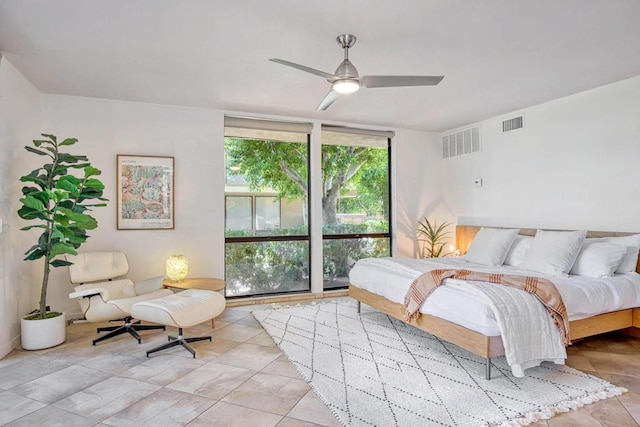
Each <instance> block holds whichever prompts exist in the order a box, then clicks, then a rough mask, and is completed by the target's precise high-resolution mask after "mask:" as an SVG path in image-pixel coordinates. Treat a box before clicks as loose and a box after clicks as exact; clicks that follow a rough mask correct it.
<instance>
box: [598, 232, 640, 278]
mask: <svg viewBox="0 0 640 427" xmlns="http://www.w3.org/2000/svg"><path fill="white" fill-rule="evenodd" d="M594 240H599V241H601V242H608V243H613V244H616V245H623V246H626V247H627V253H626V255H625V256H624V258H622V261H621V262H620V265H619V266H618V268H617V269H616V273H618V274H623V273H630V272H632V271H636V264H637V263H638V251H640V234H632V235H631V236H622V237H601V238H599V239H594Z"/></svg>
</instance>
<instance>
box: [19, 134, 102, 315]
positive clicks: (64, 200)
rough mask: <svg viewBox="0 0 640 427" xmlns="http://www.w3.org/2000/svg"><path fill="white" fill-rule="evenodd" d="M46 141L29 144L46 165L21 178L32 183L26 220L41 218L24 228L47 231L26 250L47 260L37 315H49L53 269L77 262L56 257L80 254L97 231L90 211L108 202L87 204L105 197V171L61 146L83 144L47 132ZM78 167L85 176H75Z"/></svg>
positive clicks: (26, 191) (26, 190) (30, 257)
mask: <svg viewBox="0 0 640 427" xmlns="http://www.w3.org/2000/svg"><path fill="white" fill-rule="evenodd" d="M42 136H43V137H44V138H45V139H42V140H35V141H33V145H34V146H35V147H36V148H33V147H29V146H25V149H26V150H27V151H29V152H30V153H34V154H36V155H38V156H44V157H48V159H46V163H44V164H43V165H42V166H40V167H39V168H37V169H35V170H33V171H31V172H30V173H29V174H27V175H25V176H22V177H21V178H20V181H21V182H24V183H28V184H32V185H25V186H24V187H22V195H23V197H22V198H21V199H20V202H21V203H22V207H20V209H19V210H18V215H19V216H20V218H22V219H24V220H27V221H36V222H37V223H36V224H33V225H28V226H26V227H23V228H21V230H31V229H34V228H39V229H42V233H41V234H40V236H39V238H38V242H37V243H36V244H35V245H33V246H31V247H30V248H29V249H28V250H27V252H25V256H26V257H25V260H26V261H34V260H37V259H40V258H44V259H45V262H44V274H43V278H42V288H41V292H40V308H39V310H38V313H36V315H37V316H40V318H43V317H44V316H46V296H47V287H48V282H49V270H50V267H64V266H68V265H70V264H71V263H70V262H68V261H65V260H62V259H55V258H56V257H58V256H59V255H64V254H70V255H77V253H78V252H77V249H78V248H79V247H80V246H81V245H82V244H83V243H84V242H85V241H86V240H87V238H88V237H89V236H88V235H87V231H88V230H94V229H95V228H96V227H97V226H98V221H96V219H95V218H94V217H92V216H91V215H89V214H87V213H86V212H87V211H89V210H91V208H93V207H101V206H106V203H93V204H91V203H87V202H88V201H90V200H93V199H97V200H99V201H101V202H105V201H107V199H105V198H103V197H102V193H103V190H104V184H103V183H102V182H101V181H100V180H99V179H97V178H95V176H98V175H100V174H101V171H100V170H99V169H96V168H95V167H93V166H91V164H90V163H88V159H87V157H86V156H79V155H73V154H69V153H61V152H60V151H59V149H60V147H63V146H70V145H73V144H75V143H76V142H78V140H77V139H75V138H67V139H65V140H64V141H62V142H58V141H57V138H56V136H55V135H49V134H42ZM74 169H76V170H78V173H79V175H80V176H75V175H72V174H70V172H72V171H73V170H74Z"/></svg>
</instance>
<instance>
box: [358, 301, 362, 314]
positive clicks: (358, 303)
mask: <svg viewBox="0 0 640 427" xmlns="http://www.w3.org/2000/svg"><path fill="white" fill-rule="evenodd" d="M360 304H361V303H360V301H358V314H360Z"/></svg>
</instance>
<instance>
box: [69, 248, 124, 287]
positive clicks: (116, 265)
mask: <svg viewBox="0 0 640 427" xmlns="http://www.w3.org/2000/svg"><path fill="white" fill-rule="evenodd" d="M65 259H66V260H67V261H70V262H72V263H73V265H70V266H69V275H70V276H71V282H73V283H86V282H97V281H100V280H108V279H113V278H115V277H120V276H124V275H125V274H127V273H128V272H129V262H128V261H127V257H126V256H125V254H123V253H122V252H113V251H104V252H83V253H79V254H78V255H76V256H71V255H65Z"/></svg>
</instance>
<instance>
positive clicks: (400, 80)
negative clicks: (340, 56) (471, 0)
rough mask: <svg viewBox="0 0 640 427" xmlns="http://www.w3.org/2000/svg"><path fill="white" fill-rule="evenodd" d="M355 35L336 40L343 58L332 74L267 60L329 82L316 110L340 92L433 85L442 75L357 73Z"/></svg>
mask: <svg viewBox="0 0 640 427" xmlns="http://www.w3.org/2000/svg"><path fill="white" fill-rule="evenodd" d="M356 40H357V39H356V36H354V35H351V34H341V35H339V36H338V37H337V38H336V41H337V42H338V44H339V45H340V47H342V48H343V49H344V60H343V61H342V62H341V63H340V65H338V68H336V71H335V73H334V74H331V73H326V72H324V71H320V70H316V69H314V68H310V67H307V66H304V65H300V64H296V63H294V62H289V61H285V60H284V59H277V58H271V59H269V61H273V62H277V63H278V64H282V65H286V66H288V67H293V68H297V69H298V70H302V71H306V72H307V73H311V74H315V75H316V76H320V77H322V78H324V79H326V80H327V81H328V82H329V83H331V90H330V91H329V93H327V95H326V96H325V97H324V99H323V100H322V102H320V105H318V108H316V110H317V111H321V110H326V109H327V108H329V106H330V105H331V104H333V102H334V101H335V100H336V99H337V98H338V96H339V95H341V94H347V93H353V92H356V91H357V90H358V89H360V88H361V87H365V88H375V87H399V86H435V85H437V84H438V83H440V81H441V80H442V79H443V78H444V76H362V77H360V76H359V75H358V70H356V67H354V66H353V64H352V63H351V61H349V48H351V47H352V46H353V45H354V44H355V43H356Z"/></svg>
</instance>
